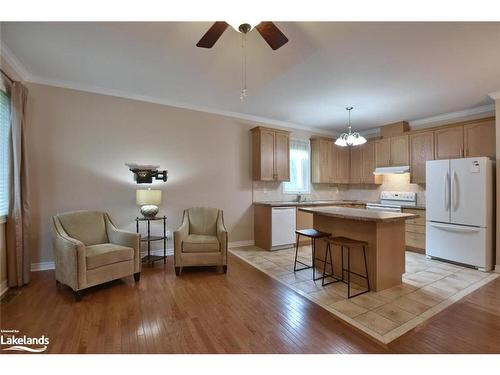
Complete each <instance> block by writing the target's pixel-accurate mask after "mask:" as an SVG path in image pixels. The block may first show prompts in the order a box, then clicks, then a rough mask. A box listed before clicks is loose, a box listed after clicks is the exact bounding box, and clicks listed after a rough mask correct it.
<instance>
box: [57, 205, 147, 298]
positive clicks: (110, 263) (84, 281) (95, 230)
mask: <svg viewBox="0 0 500 375" xmlns="http://www.w3.org/2000/svg"><path fill="white" fill-rule="evenodd" d="M51 227H52V228H51V229H52V244H53V249H54V258H55V266H56V282H57V283H62V284H65V285H68V286H69V287H70V288H71V289H73V291H74V292H75V299H76V300H77V301H80V300H81V298H82V291H83V290H84V289H86V288H89V287H91V286H94V285H98V284H102V283H105V282H108V281H111V280H115V279H120V278H122V277H126V276H130V275H134V279H135V281H139V279H140V275H141V273H140V272H141V256H140V237H139V234H137V233H132V232H126V231H123V230H119V229H117V228H116V227H115V226H114V224H113V223H112V222H111V219H110V218H109V216H108V214H107V213H105V212H98V211H73V212H66V213H63V214H57V215H55V216H53V217H52V226H51Z"/></svg>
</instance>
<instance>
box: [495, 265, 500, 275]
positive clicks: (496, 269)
mask: <svg viewBox="0 0 500 375" xmlns="http://www.w3.org/2000/svg"><path fill="white" fill-rule="evenodd" d="M495 272H496V273H500V264H497V265H496V266H495Z"/></svg>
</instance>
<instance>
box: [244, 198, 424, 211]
mask: <svg viewBox="0 0 500 375" xmlns="http://www.w3.org/2000/svg"><path fill="white" fill-rule="evenodd" d="M367 203H378V202H374V201H362V200H331V201H328V200H317V201H302V202H295V201H262V202H253V204H254V205H256V206H269V207H297V206H335V205H348V204H367ZM401 207H402V208H413V209H416V210H425V204H417V205H416V206H411V205H402V206H401Z"/></svg>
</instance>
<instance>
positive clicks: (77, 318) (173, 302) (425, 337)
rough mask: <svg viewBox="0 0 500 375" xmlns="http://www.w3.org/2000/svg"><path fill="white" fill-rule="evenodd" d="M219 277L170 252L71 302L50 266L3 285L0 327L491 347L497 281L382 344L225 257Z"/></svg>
mask: <svg viewBox="0 0 500 375" xmlns="http://www.w3.org/2000/svg"><path fill="white" fill-rule="evenodd" d="M229 256H230V258H229V261H230V263H229V268H228V273H227V274H226V275H223V274H219V273H215V272H214V271H213V270H206V269H196V270H186V271H184V272H183V274H182V276H181V277H176V276H175V273H174V267H173V265H172V259H171V258H169V261H168V262H167V264H166V265H163V263H157V264H156V265H155V267H154V268H150V267H148V266H145V267H143V271H142V277H141V280H140V282H139V283H137V284H136V283H134V280H133V278H132V277H130V278H127V279H124V280H117V281H114V282H111V283H108V284H105V285H102V286H99V287H95V288H92V289H91V291H89V292H87V293H86V294H85V295H84V297H83V300H82V302H79V303H75V302H74V300H73V295H72V293H71V291H70V290H69V288H67V287H65V286H61V285H59V286H57V287H56V284H55V279H54V273H53V271H46V272H36V273H33V278H32V279H33V280H32V282H31V284H30V285H28V286H26V287H24V288H21V289H17V290H16V289H14V290H9V291H8V292H7V294H6V295H5V296H4V298H3V299H2V302H1V306H0V313H1V315H0V326H1V328H2V329H18V330H19V331H20V332H19V334H21V335H27V336H35V337H37V336H40V335H45V336H48V337H49V338H50V344H49V348H48V352H50V353H500V280H498V279H497V280H496V281H494V282H493V283H490V284H488V285H486V286H484V287H483V288H481V289H479V290H477V291H476V292H474V293H473V294H471V295H470V296H468V297H467V298H465V299H464V300H462V301H461V302H459V303H457V304H455V305H453V306H451V307H450V308H448V309H446V310H445V311H443V312H442V313H440V314H438V315H436V316H435V317H434V318H433V319H432V320H431V321H429V322H428V323H427V324H426V325H425V326H423V327H420V328H418V329H416V330H414V331H411V332H409V333H408V334H406V335H404V336H402V337H400V338H399V339H397V340H395V341H393V342H392V343H390V344H389V345H388V346H386V345H382V344H379V343H378V342H375V341H373V340H372V339H371V338H369V337H368V336H366V335H364V334H362V333H359V332H358V331H356V330H355V329H353V328H351V327H349V326H348V325H346V324H345V323H342V322H341V321H339V320H337V319H336V318H335V317H334V316H333V315H331V314H330V313H328V312H327V311H326V310H323V309H322V308H321V307H319V306H317V305H316V304H314V303H312V302H311V301H309V300H307V299H305V298H303V297H301V296H300V295H298V294H296V293H295V292H293V291H291V290H289V289H288V288H287V287H285V286H283V285H282V284H280V283H278V282H277V281H275V280H273V279H271V278H270V277H268V276H266V275H265V274H263V273H261V272H260V271H258V270H256V269H254V268H252V267H251V266H249V265H248V264H246V263H244V262H243V261H241V260H239V259H238V258H236V257H234V256H232V255H229Z"/></svg>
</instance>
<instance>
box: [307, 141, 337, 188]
mask: <svg viewBox="0 0 500 375" xmlns="http://www.w3.org/2000/svg"><path fill="white" fill-rule="evenodd" d="M332 145H333V142H332V141H331V140H329V139H323V138H313V139H311V182H312V183H313V184H325V183H330V182H331V172H332V164H331V163H332V152H333V150H332Z"/></svg>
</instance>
